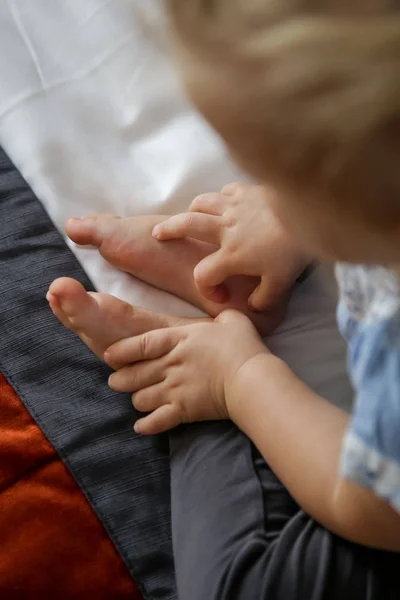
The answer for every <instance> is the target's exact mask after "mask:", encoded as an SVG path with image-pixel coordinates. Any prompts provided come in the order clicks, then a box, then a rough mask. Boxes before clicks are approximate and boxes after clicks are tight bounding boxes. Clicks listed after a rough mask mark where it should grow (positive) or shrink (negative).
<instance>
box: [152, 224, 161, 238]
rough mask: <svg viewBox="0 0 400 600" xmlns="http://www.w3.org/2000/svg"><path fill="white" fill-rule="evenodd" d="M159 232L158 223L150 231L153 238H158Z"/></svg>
mask: <svg viewBox="0 0 400 600" xmlns="http://www.w3.org/2000/svg"><path fill="white" fill-rule="evenodd" d="M160 233H161V227H159V226H158V225H156V226H155V227H154V229H153V231H152V235H153V237H154V238H158V237H159V235H160Z"/></svg>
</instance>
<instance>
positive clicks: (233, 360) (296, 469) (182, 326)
mask: <svg viewBox="0 0 400 600" xmlns="http://www.w3.org/2000/svg"><path fill="white" fill-rule="evenodd" d="M103 219H107V217H104V218H103ZM108 219H109V217H108ZM110 223H111V224H110ZM110 223H109V224H108V225H107V226H105V221H103V223H102V224H101V226H100V227H98V224H99V219H98V218H96V219H95V220H94V222H93V221H92V222H91V223H90V227H89V229H91V234H90V235H88V234H87V232H86V233H84V231H85V227H86V226H85V224H83V225H82V223H81V224H80V225H78V226H77V225H76V223H75V224H74V223H70V224H69V226H68V229H69V235H70V236H71V237H72V238H73V239H75V241H78V242H80V243H91V244H93V243H94V240H95V241H96V244H95V245H97V246H100V247H101V248H102V250H101V251H102V253H103V256H105V258H106V259H110V260H111V262H113V261H114V262H117V263H118V266H120V267H121V268H126V267H127V266H128V262H129V260H131V258H129V257H128V254H125V258H123V259H122V258H119V259H117V258H116V254H118V252H119V251H121V255H120V256H123V255H124V252H123V247H124V244H123V243H122V244H120V243H119V240H121V239H122V240H124V239H125V242H126V240H127V238H128V237H129V235H131V236H132V221H131V222H130V223H129V222H128V223H127V224H126V227H125V229H124V223H125V221H122V222H121V224H120V225H119V226H118V230H115V231H114V234H113V235H111V236H109V237H108V238H107V240H108V241H107V240H106V241H107V243H108V244H109V246H110V248H111V250H110V248H108V252H107V244H104V243H103V242H104V240H102V236H103V235H104V231H105V230H107V227H111V228H112V227H114V226H115V223H114V225H113V224H112V222H111V221H110ZM78 229H79V231H80V233H79V235H78V233H77V231H78ZM93 230H95V235H93ZM123 230H124V232H125V233H123ZM192 235H193V232H192ZM124 236H125V237H124ZM106 237H107V236H106ZM95 238H96V239H95ZM149 243H150V242H149ZM151 243H153V242H151ZM174 243H175V242H174ZM185 243H186V241H185ZM260 247H261V248H262V247H263V242H262V240H260ZM242 259H243V257H242ZM121 260H122V263H124V265H125V266H124V265H123V264H122V263H121ZM164 265H165V263H164ZM147 267H148V269H150V270H151V268H152V267H151V264H149V265H147ZM191 268H193V265H192V267H191ZM155 270H156V268H155ZM129 271H130V272H133V273H134V274H136V272H135V268H130V269H129ZM147 276H148V277H151V276H149V275H147ZM153 277H154V279H153V281H152V283H153V284H154V283H155V284H156V283H157V282H156V279H157V276H155V275H154V274H153ZM48 298H49V302H50V306H51V308H52V309H53V312H55V314H56V315H57V316H58V318H59V319H60V320H61V321H62V322H63V323H64V324H65V325H66V326H67V327H69V328H70V329H73V330H74V331H76V332H77V333H78V334H79V335H80V337H81V338H82V339H83V341H85V343H87V344H88V345H89V347H91V348H92V350H94V351H95V352H96V353H97V354H98V355H99V356H100V357H103V358H104V359H105V360H106V362H107V363H108V364H109V365H110V366H111V367H113V368H114V369H115V370H116V372H115V373H114V374H113V375H112V376H111V378H110V386H111V387H112V388H113V389H115V390H117V391H128V392H134V396H133V403H134V405H135V407H136V408H137V409H138V410H140V411H146V412H147V411H150V414H149V415H148V416H146V417H144V418H143V419H140V420H139V421H138V422H137V424H136V430H137V431H138V432H139V433H141V434H152V433H158V432H161V431H166V430H168V429H170V428H172V427H174V426H176V425H178V424H179V423H184V422H192V421H197V420H215V419H232V420H233V421H234V422H235V423H236V424H237V426H238V427H239V428H240V429H242V430H243V431H244V432H245V433H246V434H247V435H248V436H249V437H250V439H251V440H252V441H253V442H254V443H255V444H256V445H257V447H258V448H259V450H260V451H261V453H262V454H263V456H264V457H265V459H266V461H267V462H268V463H269V465H270V466H271V467H272V468H273V470H274V471H275V472H276V473H277V475H278V476H279V477H280V479H281V480H282V482H283V483H284V485H285V486H286V487H287V489H288V490H289V492H290V493H291V494H292V495H293V497H294V498H295V499H296V500H297V501H298V503H299V504H300V506H302V507H303V508H304V509H305V510H306V511H307V512H308V513H309V514H311V515H312V516H313V517H314V518H315V519H316V520H318V521H319V522H320V523H321V524H323V525H324V526H326V527H327V528H328V529H330V530H331V531H333V532H335V533H337V534H339V535H341V536H343V537H345V538H347V539H349V540H351V541H354V542H357V543H360V544H364V545H369V546H375V547H379V548H382V549H388V550H394V551H399V550H400V518H399V515H398V514H397V513H395V512H394V511H393V510H392V509H391V508H390V507H389V506H388V505H387V504H385V503H384V502H383V501H381V500H379V499H378V498H377V497H376V496H375V495H374V494H372V493H370V492H369V491H368V490H365V489H362V488H359V487H358V486H355V485H353V484H350V483H349V482H345V481H343V480H342V479H341V478H340V476H339V470H338V463H339V455H340V448H341V444H342V440H343V435H344V432H345V430H346V427H347V424H348V416H347V415H346V414H345V413H344V412H342V411H341V410H340V409H338V408H335V407H334V406H332V405H331V404H329V403H328V402H327V401H325V400H324V399H323V398H321V397H319V396H318V395H317V394H315V393H314V392H313V391H312V390H311V389H309V388H308V387H307V386H306V385H305V384H303V382H301V381H300V380H299V379H298V378H297V377H296V376H295V375H294V374H293V373H292V372H291V370H290V369H289V367H288V366H287V365H286V364H284V363H283V362H282V361H280V360H279V359H278V358H276V357H275V356H273V355H272V354H271V353H269V352H268V350H267V348H266V347H265V346H264V344H263V343H262V341H261V339H260V337H259V336H258V334H257V331H256V330H255V328H254V326H253V324H252V323H251V321H250V320H249V319H248V318H247V317H246V316H244V315H242V314H239V313H238V312H237V311H222V312H220V313H219V314H218V316H217V318H215V320H196V321H195V322H191V321H190V320H184V321H182V320H180V319H178V320H176V318H170V317H166V316H164V315H153V314H151V313H148V312H147V311H141V310H137V309H133V308H132V307H129V305H126V304H125V303H121V302H120V301H119V300H117V299H115V298H112V297H110V296H106V295H98V294H91V295H89V294H86V292H85V291H84V290H83V288H82V287H81V286H80V284H78V283H77V282H73V281H72V280H66V279H62V280H58V281H56V282H55V283H53V284H52V286H51V287H50V291H49V295H48ZM217 306H218V305H217ZM107 314H108V315H109V316H108V317H107ZM110 315H111V316H110ZM107 319H108V320H107ZM105 322H106V323H107V327H104V323H105ZM105 330H107V336H106V337H105V336H104V331H105ZM129 336H134V337H131V338H129ZM113 337H114V338H115V339H112V338H113ZM204 373H207V378H205V377H204Z"/></svg>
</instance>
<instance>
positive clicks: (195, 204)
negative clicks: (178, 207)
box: [189, 194, 209, 211]
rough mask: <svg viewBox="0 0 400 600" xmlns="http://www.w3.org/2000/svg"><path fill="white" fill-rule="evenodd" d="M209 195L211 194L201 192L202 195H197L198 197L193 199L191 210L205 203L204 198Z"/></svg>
mask: <svg viewBox="0 0 400 600" xmlns="http://www.w3.org/2000/svg"><path fill="white" fill-rule="evenodd" d="M208 196H209V194H200V196H196V198H195V199H194V200H193V201H192V203H191V205H190V207H189V210H193V211H195V210H196V208H199V207H200V206H202V205H203V203H204V200H205V199H206V198H207V197H208Z"/></svg>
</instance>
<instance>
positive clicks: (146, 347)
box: [104, 327, 184, 370]
mask: <svg viewBox="0 0 400 600" xmlns="http://www.w3.org/2000/svg"><path fill="white" fill-rule="evenodd" d="M183 329H184V328H183V327H182V328H181V327H169V328H168V329H155V330H153V331H147V332H146V333H143V334H142V335H137V336H136V337H131V338H126V339H123V340H120V341H119V342H116V343H115V344H113V345H112V346H110V347H109V348H107V350H106V351H105V353H104V360H105V362H106V363H107V364H108V365H109V366H110V367H112V368H113V369H115V370H117V369H120V368H121V367H124V366H126V365H128V364H131V363H134V362H138V361H141V360H153V359H155V358H160V357H161V356H164V354H168V352H170V351H171V350H173V348H175V346H176V344H177V343H178V342H179V340H180V339H181V337H182V331H183Z"/></svg>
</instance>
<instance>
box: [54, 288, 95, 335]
mask: <svg viewBox="0 0 400 600" xmlns="http://www.w3.org/2000/svg"><path fill="white" fill-rule="evenodd" d="M47 297H48V300H49V302H50V306H51V308H52V310H53V312H54V313H55V314H56V316H58V318H60V317H62V318H60V320H62V322H63V323H64V324H65V321H66V320H67V321H68V322H69V326H72V325H74V324H75V325H78V326H79V323H77V322H76V321H77V320H78V321H82V323H85V321H86V319H87V317H88V315H91V317H92V318H93V314H92V313H93V309H94V308H95V307H96V306H97V303H96V302H95V300H94V299H93V298H92V297H91V296H90V295H89V294H88V293H87V292H86V290H85V288H84V287H83V285H82V284H80V283H79V281H75V279H70V278H69V277H61V278H60V279H56V281H54V282H53V283H52V284H51V286H50V288H49V292H48V295H47Z"/></svg>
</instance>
